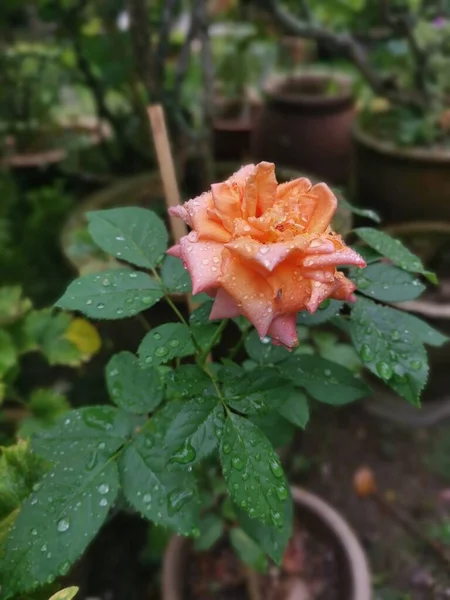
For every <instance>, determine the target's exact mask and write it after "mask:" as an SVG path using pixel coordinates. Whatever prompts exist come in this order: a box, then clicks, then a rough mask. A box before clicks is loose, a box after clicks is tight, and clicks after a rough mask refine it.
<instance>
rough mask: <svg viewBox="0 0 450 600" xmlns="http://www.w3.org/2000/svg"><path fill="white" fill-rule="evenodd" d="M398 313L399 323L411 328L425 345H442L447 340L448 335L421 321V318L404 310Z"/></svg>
mask: <svg viewBox="0 0 450 600" xmlns="http://www.w3.org/2000/svg"><path fill="white" fill-rule="evenodd" d="M400 315H401V316H400V317H399V318H400V320H401V325H402V326H404V327H405V328H406V329H408V330H411V332H412V333H413V334H414V335H415V336H417V337H418V338H419V339H420V340H421V342H422V343H424V344H425V345H426V346H442V345H443V344H446V343H447V342H448V341H449V338H448V336H446V335H443V334H442V333H440V332H439V331H437V330H436V329H434V328H433V327H430V325H428V323H427V322H426V321H422V319H419V318H418V317H415V316H414V315H411V314H410V313H407V312H405V311H401V312H400ZM397 316H398V315H397Z"/></svg>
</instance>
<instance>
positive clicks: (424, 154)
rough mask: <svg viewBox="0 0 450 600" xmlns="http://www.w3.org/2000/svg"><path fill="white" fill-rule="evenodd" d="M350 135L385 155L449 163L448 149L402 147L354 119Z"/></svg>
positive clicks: (449, 152) (427, 161)
mask: <svg viewBox="0 0 450 600" xmlns="http://www.w3.org/2000/svg"><path fill="white" fill-rule="evenodd" d="M352 135H353V138H354V139H355V141H356V142H358V143H359V144H361V145H362V146H365V147H367V148H370V149H371V150H374V151H375V152H378V153H379V154H384V155H386V156H391V157H393V158H396V159H399V160H401V159H403V160H405V159H406V160H413V161H418V162H426V163H449V162H450V150H444V149H442V148H439V149H436V148H425V147H420V146H415V147H412V148H403V147H401V146H398V145H397V144H395V143H394V142H389V141H387V140H382V139H379V138H376V137H375V136H373V135H371V134H370V133H368V132H367V131H365V130H364V129H363V128H362V127H361V125H360V124H359V123H358V122H357V121H355V123H354V124H353V127H352Z"/></svg>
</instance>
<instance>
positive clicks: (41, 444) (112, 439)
mask: <svg viewBox="0 0 450 600" xmlns="http://www.w3.org/2000/svg"><path fill="white" fill-rule="evenodd" d="M135 426H136V422H135V421H133V419H132V418H131V416H130V415H129V414H128V413H126V412H124V411H122V410H120V409H118V408H115V407H113V406H87V407H84V408H79V409H77V410H72V411H70V412H68V413H65V414H64V415H63V416H61V417H60V418H59V419H58V421H57V423H56V425H54V427H52V428H51V429H48V430H45V431H41V432H40V433H39V434H37V435H36V436H35V437H33V439H32V448H33V450H34V451H35V452H36V454H38V455H39V456H42V457H43V458H46V459H47V460H50V461H51V462H54V463H62V464H66V463H67V461H68V460H69V459H71V457H72V456H74V455H76V454H80V453H81V454H83V456H84V457H85V461H86V463H87V464H88V465H92V466H95V465H96V464H97V463H98V462H99V461H101V460H102V457H104V456H111V455H112V454H113V453H114V452H116V451H117V450H118V449H119V448H120V447H121V446H122V445H123V444H124V442H125V441H126V440H127V439H128V438H129V437H130V436H131V434H132V432H133V430H134V428H135Z"/></svg>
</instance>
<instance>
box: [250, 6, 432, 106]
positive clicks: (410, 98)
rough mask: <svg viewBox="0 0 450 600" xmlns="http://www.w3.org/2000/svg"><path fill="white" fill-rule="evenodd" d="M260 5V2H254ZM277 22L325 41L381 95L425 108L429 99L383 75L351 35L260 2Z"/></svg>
mask: <svg viewBox="0 0 450 600" xmlns="http://www.w3.org/2000/svg"><path fill="white" fill-rule="evenodd" d="M253 1H255V2H256V0H253ZM256 4H257V6H259V7H260V8H262V9H263V10H265V11H266V12H267V13H268V14H269V15H270V17H271V18H272V19H273V21H274V22H275V23H276V24H277V25H278V26H279V27H281V28H282V29H283V30H284V31H285V32H286V33H288V34H290V35H295V36H299V37H302V38H307V39H312V40H315V41H317V42H324V43H326V44H327V45H328V46H330V47H331V48H332V49H333V50H334V51H335V52H336V53H337V54H340V55H341V56H344V57H346V58H347V59H348V60H350V61H351V62H352V63H353V64H354V65H355V67H356V68H357V69H358V70H359V72H360V73H361V75H362V76H363V77H364V79H365V80H366V81H367V82H368V83H369V85H370V86H371V88H372V89H373V90H374V92H376V93H377V94H380V95H382V96H384V97H385V98H387V99H389V100H390V101H392V102H393V103H395V104H402V105H406V106H416V107H423V106H424V104H425V102H426V98H425V97H424V95H423V94H422V93H421V92H420V91H419V90H404V89H399V88H398V86H397V85H396V82H395V80H393V79H392V77H391V76H384V75H380V73H378V72H377V71H376V69H374V67H373V66H372V64H371V63H370V61H369V57H368V55H367V53H366V51H365V49H364V48H363V46H362V45H361V44H360V43H359V42H358V41H357V40H355V39H354V38H353V37H352V36H351V35H349V34H347V33H337V32H334V31H331V30H330V29H327V28H326V27H323V26H321V25H319V24H316V23H312V22H308V21H304V20H302V19H300V18H298V17H296V16H295V15H293V14H292V13H291V12H289V11H288V10H286V9H285V8H284V7H283V6H282V4H281V2H280V1H279V0H258V1H257V2H256Z"/></svg>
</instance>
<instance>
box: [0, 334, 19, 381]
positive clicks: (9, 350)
mask: <svg viewBox="0 0 450 600" xmlns="http://www.w3.org/2000/svg"><path fill="white" fill-rule="evenodd" d="M17 360H18V356H17V350H16V347H15V346H14V341H13V339H12V337H11V336H10V335H9V333H8V332H7V331H4V330H3V329H0V377H2V376H4V375H5V374H6V373H7V372H8V371H9V370H10V369H12V368H13V367H14V366H15V365H16V364H17Z"/></svg>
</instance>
